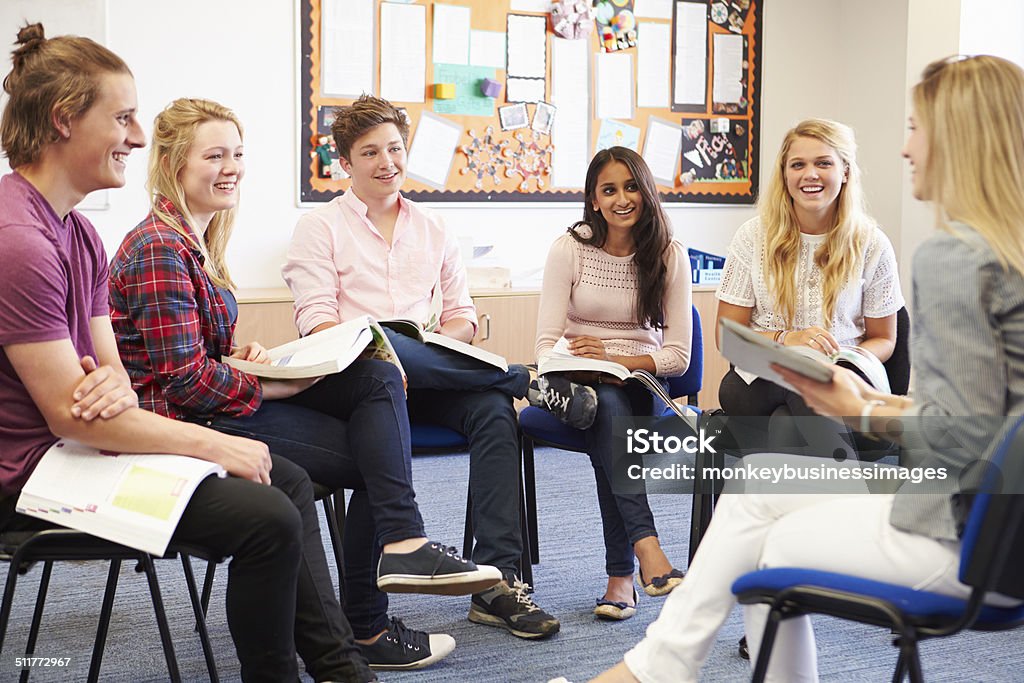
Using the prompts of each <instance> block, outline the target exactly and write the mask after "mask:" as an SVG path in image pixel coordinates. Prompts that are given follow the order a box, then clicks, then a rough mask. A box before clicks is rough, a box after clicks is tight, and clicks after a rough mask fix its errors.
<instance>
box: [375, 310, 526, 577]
mask: <svg viewBox="0 0 1024 683" xmlns="http://www.w3.org/2000/svg"><path fill="white" fill-rule="evenodd" d="M387 334H388V338H389V339H390V340H391V343H392V345H393V346H394V347H395V351H396V352H397V353H398V357H399V358H400V359H401V361H402V365H403V366H404V367H405V371H406V373H407V374H408V376H409V415H410V416H411V418H412V419H413V420H416V421H418V422H419V421H422V422H429V423H432V424H438V425H441V426H443V427H448V428H449V429H453V430H455V431H457V432H459V433H461V434H465V435H466V439H467V441H468V442H469V488H470V493H471V494H472V496H473V510H472V514H473V529H474V530H475V532H476V533H475V535H476V539H477V544H476V547H475V549H474V550H473V560H475V561H476V562H480V563H483V564H489V565H493V566H495V567H498V568H499V569H500V570H501V572H502V574H503V575H505V577H506V578H508V577H509V576H511V575H513V574H518V572H519V562H520V557H521V556H522V552H523V537H522V530H521V527H520V524H519V471H520V464H519V459H520V452H519V422H518V420H517V419H516V412H515V409H514V408H513V407H512V398H513V397H516V398H519V397H522V396H525V395H526V389H527V387H528V386H529V382H530V375H529V372H528V371H527V370H526V368H524V367H522V366H512V367H510V368H509V372H504V371H502V370H499V369H497V368H493V367H491V366H488V365H485V364H482V363H481V362H480V361H477V360H475V359H472V358H469V357H467V356H464V355H462V354H460V353H456V352H454V351H450V350H448V349H445V348H441V347H437V346H431V345H429V344H422V343H420V342H418V341H415V340H413V339H410V338H409V337H406V336H404V335H401V334H398V333H396V332H393V331H391V330H387Z"/></svg>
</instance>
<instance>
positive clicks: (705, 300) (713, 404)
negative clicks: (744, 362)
mask: <svg viewBox="0 0 1024 683" xmlns="http://www.w3.org/2000/svg"><path fill="white" fill-rule="evenodd" d="M693 304H694V306H696V307H697V311H699V312H700V322H701V325H700V327H701V330H702V331H703V332H704V377H703V382H702V386H703V388H702V389H701V390H700V393H699V394H697V404H698V405H699V406H700V407H701V408H704V409H705V410H707V409H709V408H718V407H719V405H718V386H719V384H721V383H722V377H724V376H725V373H727V372H729V361H727V360H726V359H725V358H724V357H723V356H722V354H721V353H719V351H718V347H717V346H716V345H715V319H716V318H717V317H718V299H717V298H716V297H715V292H714V291H699V292H694V293H693Z"/></svg>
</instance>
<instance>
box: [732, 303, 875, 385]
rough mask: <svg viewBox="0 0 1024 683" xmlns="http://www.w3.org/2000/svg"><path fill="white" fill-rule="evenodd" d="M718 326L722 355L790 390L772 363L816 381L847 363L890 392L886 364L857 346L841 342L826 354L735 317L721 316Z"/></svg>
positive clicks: (829, 375) (872, 383) (740, 368)
mask: <svg viewBox="0 0 1024 683" xmlns="http://www.w3.org/2000/svg"><path fill="white" fill-rule="evenodd" d="M719 327H720V329H721V340H722V355H723V356H725V357H726V358H727V359H728V360H729V362H731V363H732V364H733V365H735V366H736V368H737V369H739V370H744V371H746V372H748V373H751V374H753V375H756V376H757V377H760V378H762V379H766V380H768V381H770V382H774V383H775V384H778V385H779V386H781V387H784V388H786V389H789V390H791V391H792V389H793V387H791V386H790V385H789V384H787V383H786V381H785V380H784V379H782V377H781V376H779V374H778V373H777V372H775V371H774V370H772V367H771V366H772V364H775V365H781V366H782V367H785V368H789V369H790V370H792V371H793V372H796V373H798V374H801V375H803V376H804V377H807V378H809V379H813V380H815V381H817V382H830V381H831V380H832V368H831V367H830V366H831V365H832V364H841V365H846V366H848V367H850V368H851V369H853V370H854V371H855V372H857V373H858V374H860V375H861V376H862V377H863V378H864V379H865V380H866V381H867V382H868V383H869V384H871V386H873V387H874V388H875V389H877V390H879V391H884V392H886V393H888V392H889V378H888V375H886V372H885V366H883V365H882V362H881V361H880V360H878V358H876V357H875V356H874V355H873V354H872V353H870V352H868V351H865V350H864V349H862V348H860V347H858V346H842V347H840V349H839V351H838V352H837V353H835V354H834V355H832V356H827V355H825V354H824V353H822V352H820V351H817V350H815V349H813V348H811V347H810V346H784V345H782V344H779V343H778V342H775V341H772V340H771V339H768V338H767V337H765V336H763V335H760V334H758V333H757V332H755V331H754V330H752V329H750V328H749V327H747V326H746V325H740V324H739V323H737V322H735V321H733V320H729V319H722V320H720V321H719Z"/></svg>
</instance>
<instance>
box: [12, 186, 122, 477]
mask: <svg viewBox="0 0 1024 683" xmlns="http://www.w3.org/2000/svg"><path fill="white" fill-rule="evenodd" d="M106 315H110V311H109V310H108V308H107V257H106V254H105V253H104V251H103V243H102V242H101V241H100V238H99V235H98V234H97V233H96V229H95V228H93V226H92V224H91V223H89V221H88V220H86V219H85V217H84V216H82V214H80V213H78V212H77V211H72V212H71V213H69V214H68V215H67V217H66V218H65V219H64V220H63V221H61V219H60V218H59V217H58V216H57V214H56V213H54V211H53V208H52V207H51V206H50V204H49V203H48V202H47V201H46V199H45V198H44V197H43V196H42V195H41V194H39V192H38V191H37V190H36V189H35V187H33V186H32V184H31V183H29V182H28V181H27V180H25V179H24V178H22V177H21V176H20V175H18V174H17V173H10V174H8V175H5V176H4V177H3V178H0V495H4V496H8V495H11V494H13V493H16V492H18V491H20V490H21V487H22V486H24V484H25V480H26V479H28V476H29V475H30V474H31V473H32V470H33V469H34V468H35V466H36V463H37V462H39V458H40V457H42V455H43V453H44V452H46V449H47V448H49V446H50V445H51V444H53V443H54V442H55V441H56V440H57V438H56V437H55V436H54V435H53V434H52V433H51V432H50V429H49V427H48V426H47V424H46V420H45V419H44V418H43V415H42V413H40V412H39V409H38V408H36V405H35V403H34V402H33V401H32V397H31V396H29V393H28V390H27V389H26V388H25V385H24V384H22V383H21V380H20V379H19V378H18V375H17V373H16V372H15V371H14V368H13V367H12V366H11V362H10V361H9V360H8V358H7V350H6V345H7V344H21V343H29V342H45V341H55V340H59V339H70V340H71V343H72V344H73V345H74V347H75V351H76V352H77V353H78V355H79V356H83V355H86V354H89V355H93V356H95V350H94V348H93V343H92V335H91V333H90V331H89V320H90V318H93V317H96V316H106Z"/></svg>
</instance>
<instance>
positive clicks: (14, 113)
mask: <svg viewBox="0 0 1024 683" xmlns="http://www.w3.org/2000/svg"><path fill="white" fill-rule="evenodd" d="M17 44H18V45H19V47H18V48H17V49H16V50H14V51H13V52H12V53H11V61H12V62H13V68H12V69H11V71H10V73H8V74H7V76H6V77H5V78H4V91H5V92H6V93H7V94H8V95H10V99H9V100H8V101H7V104H6V105H5V107H4V112H3V118H2V121H0V145H2V146H3V149H4V153H5V154H6V155H7V159H8V161H9V163H10V165H11V168H18V167H19V166H23V165H25V164H31V163H34V162H36V161H38V159H39V155H40V153H41V152H42V150H43V148H44V147H45V146H46V145H48V144H51V143H53V142H56V141H57V139H58V137H59V135H58V132H57V129H56V128H55V127H54V125H53V117H57V118H58V119H60V120H63V121H65V122H66V121H70V120H71V119H74V118H77V117H79V116H81V115H82V114H84V113H85V112H86V111H88V110H89V107H91V106H92V105H93V102H95V101H96V97H97V95H98V94H99V91H100V78H101V77H102V76H103V75H105V74H109V73H123V74H128V75H131V71H129V70H128V65H127V64H125V63H124V60H122V59H121V58H120V57H118V56H117V55H115V54H114V53H113V52H111V51H110V50H108V49H107V48H105V47H103V46H102V45H100V44H98V43H96V42H94V41H92V40H89V39H88V38H81V37H79V36H57V37H56V38H50V39H47V38H46V36H45V35H44V32H43V25H42V24H31V25H26V26H24V27H23V28H22V29H21V30H19V31H18V42H17Z"/></svg>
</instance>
